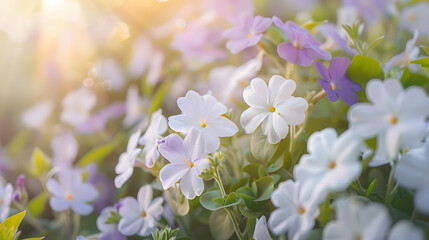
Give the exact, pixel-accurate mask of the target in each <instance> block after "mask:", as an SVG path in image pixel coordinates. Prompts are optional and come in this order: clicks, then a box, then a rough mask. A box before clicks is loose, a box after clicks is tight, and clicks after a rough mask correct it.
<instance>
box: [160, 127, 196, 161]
mask: <svg viewBox="0 0 429 240" xmlns="http://www.w3.org/2000/svg"><path fill="white" fill-rule="evenodd" d="M158 150H159V152H160V153H161V154H162V156H164V158H165V159H167V160H168V161H169V162H171V163H174V164H186V163H187V162H188V160H189V159H188V156H189V153H188V151H187V149H186V148H185V146H184V145H183V139H182V138H181V137H179V135H177V134H170V135H168V137H166V138H164V139H163V143H161V144H159V146H158Z"/></svg>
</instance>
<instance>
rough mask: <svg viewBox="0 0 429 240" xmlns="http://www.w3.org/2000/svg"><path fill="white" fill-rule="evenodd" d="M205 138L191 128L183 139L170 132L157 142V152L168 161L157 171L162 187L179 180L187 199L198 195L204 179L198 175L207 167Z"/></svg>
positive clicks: (200, 192)
mask: <svg viewBox="0 0 429 240" xmlns="http://www.w3.org/2000/svg"><path fill="white" fill-rule="evenodd" d="M204 141H205V138H204V137H203V135H202V133H201V132H200V131H199V130H197V129H195V128H193V129H191V131H190V132H189V133H188V135H187V136H186V138H185V139H184V140H183V139H182V138H181V137H179V135H177V134H170V135H169V136H168V137H166V138H165V139H163V140H162V141H161V143H160V144H159V147H158V149H159V152H160V153H161V154H162V156H164V158H165V159H167V160H168V161H169V162H170V163H169V164H167V165H165V166H164V167H163V168H162V169H161V171H160V172H159V178H160V180H161V183H162V187H163V188H164V189H168V188H170V187H171V186H173V185H174V184H175V183H177V182H178V181H179V180H180V189H181V191H182V193H183V195H184V196H185V197H186V198H188V199H194V198H195V196H200V195H201V194H202V193H203V191H204V181H203V179H201V178H200V177H199V175H200V174H201V172H202V171H203V170H204V169H205V168H206V169H208V168H209V162H208V159H207V158H206V152H205V144H204Z"/></svg>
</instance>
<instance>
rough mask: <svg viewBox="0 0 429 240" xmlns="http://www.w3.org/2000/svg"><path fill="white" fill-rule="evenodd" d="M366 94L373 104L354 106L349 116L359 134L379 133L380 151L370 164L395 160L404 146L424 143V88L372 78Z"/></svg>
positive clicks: (428, 110)
mask: <svg viewBox="0 0 429 240" xmlns="http://www.w3.org/2000/svg"><path fill="white" fill-rule="evenodd" d="M366 95H367V97H368V99H369V100H370V101H371V103H357V104H355V105H353V106H352V107H351V108H350V110H349V112H348V116H347V118H348V120H349V122H350V129H351V130H352V131H353V132H354V133H355V134H356V135H359V136H361V137H363V138H373V137H375V136H377V150H376V154H375V156H374V158H373V159H372V161H371V163H370V166H379V165H382V164H386V163H388V162H390V161H392V160H393V159H395V158H397V155H398V151H399V149H400V148H402V147H404V148H405V147H406V148H410V147H414V146H418V145H420V144H421V140H422V139H423V136H424V133H425V130H426V124H425V120H426V117H428V116H429V107H428V106H429V98H428V97H427V96H426V93H425V91H424V90H423V89H422V88H420V87H409V88H407V89H406V90H404V89H403V87H402V85H401V83H400V82H399V81H398V80H396V79H387V80H385V81H380V80H378V79H373V80H371V81H370V82H369V83H368V85H367V86H366Z"/></svg>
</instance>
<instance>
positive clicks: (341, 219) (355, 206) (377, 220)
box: [323, 198, 391, 240]
mask: <svg viewBox="0 0 429 240" xmlns="http://www.w3.org/2000/svg"><path fill="white" fill-rule="evenodd" d="M335 217H336V219H335V220H331V221H330V222H329V223H328V224H327V225H326V227H325V228H324V229H323V239H338V240H340V239H341V240H356V239H362V240H373V239H384V237H385V236H386V233H387V231H388V229H389V227H390V222H391V220H390V216H389V212H388V211H387V209H386V208H385V207H384V206H383V205H381V204H379V203H369V204H366V205H364V204H362V203H360V202H358V201H357V200H356V199H351V198H350V199H343V198H341V199H338V200H336V202H335Z"/></svg>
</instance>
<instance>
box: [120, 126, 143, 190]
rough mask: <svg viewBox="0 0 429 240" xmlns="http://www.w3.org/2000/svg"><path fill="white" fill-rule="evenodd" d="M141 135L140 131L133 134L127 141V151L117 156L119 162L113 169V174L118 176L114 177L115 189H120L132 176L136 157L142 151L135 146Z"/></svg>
mask: <svg viewBox="0 0 429 240" xmlns="http://www.w3.org/2000/svg"><path fill="white" fill-rule="evenodd" d="M140 135H141V131H140V130H138V131H137V132H135V133H133V134H132V135H131V136H130V140H128V145H127V151H126V152H124V153H122V154H121V155H120V156H119V162H118V164H117V165H116V167H115V172H116V173H117V174H119V175H118V176H116V177H115V186H116V187H117V188H120V187H122V185H124V183H125V182H126V181H127V180H128V179H129V178H130V177H131V175H133V172H134V164H135V162H136V159H137V156H138V155H139V154H140V152H141V151H142V150H141V149H140V148H137V144H138V141H139V138H140Z"/></svg>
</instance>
